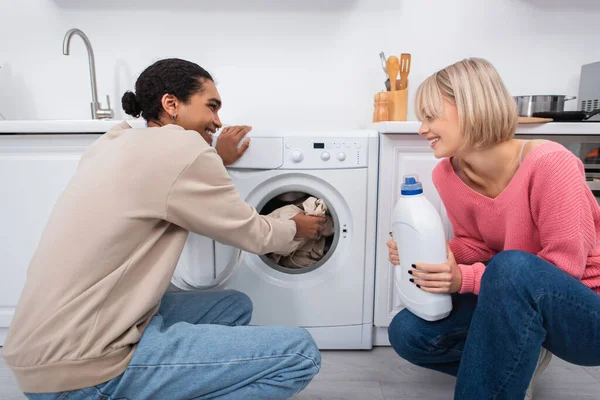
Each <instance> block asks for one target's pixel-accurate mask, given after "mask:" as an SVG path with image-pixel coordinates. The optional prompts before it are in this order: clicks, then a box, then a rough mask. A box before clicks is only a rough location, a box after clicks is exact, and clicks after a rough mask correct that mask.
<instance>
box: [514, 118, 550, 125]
mask: <svg viewBox="0 0 600 400" xmlns="http://www.w3.org/2000/svg"><path fill="white" fill-rule="evenodd" d="M546 122H552V118H534V117H519V124H543V123H546Z"/></svg>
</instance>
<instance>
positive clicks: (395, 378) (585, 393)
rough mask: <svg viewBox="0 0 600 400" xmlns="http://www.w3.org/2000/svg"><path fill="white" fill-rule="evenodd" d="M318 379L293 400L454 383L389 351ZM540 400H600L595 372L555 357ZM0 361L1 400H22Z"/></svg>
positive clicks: (398, 394)
mask: <svg viewBox="0 0 600 400" xmlns="http://www.w3.org/2000/svg"><path fill="white" fill-rule="evenodd" d="M322 354H323V365H322V370H321V373H320V374H319V375H318V376H317V377H316V378H315V380H314V381H313V382H312V383H311V384H310V385H309V386H308V388H307V389H306V390H304V391H303V392H302V393H300V394H299V395H297V396H296V397H295V398H294V399H295V400H321V399H323V400H391V399H402V400H417V399H427V400H438V399H440V400H441V399H452V393H453V389H454V378H451V377H449V376H445V375H443V374H439V373H436V372H433V371H428V370H425V369H422V368H418V367H415V366H413V365H411V364H409V363H407V362H406V361H404V360H402V359H400V358H399V357H397V356H396V354H395V353H394V351H393V350H392V349H391V348H390V347H376V348H375V349H373V350H371V351H323V352H322ZM535 398H536V399H540V400H542V399H543V400H559V399H560V400H571V399H572V400H575V399H577V400H598V399H600V367H597V368H582V367H578V366H576V365H572V364H569V363H567V362H565V361H562V360H560V359H558V358H557V357H554V358H553V359H552V362H551V363H550V366H549V367H548V369H547V370H546V371H545V372H544V373H543V374H542V375H541V376H540V378H539V379H538V381H537V385H536V387H535ZM23 399H25V397H24V396H23V395H22V394H21V393H20V391H19V389H18V387H17V385H16V382H15V380H14V378H13V376H12V374H11V372H10V370H8V368H6V366H5V364H4V360H2V359H1V358H0V400H23Z"/></svg>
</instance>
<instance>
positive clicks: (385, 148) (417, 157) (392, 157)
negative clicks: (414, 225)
mask: <svg viewBox="0 0 600 400" xmlns="http://www.w3.org/2000/svg"><path fill="white" fill-rule="evenodd" d="M438 162H439V160H437V159H436V158H435V157H434V156H433V153H432V151H431V149H430V147H429V143H428V142H427V141H426V140H424V139H423V138H422V137H419V136H418V135H417V134H416V133H412V134H382V135H380V146H379V198H378V202H377V208H378V211H377V214H378V216H377V222H378V227H377V258H376V278H375V327H376V328H378V329H379V332H378V333H377V334H376V337H382V336H385V337H384V338H383V339H384V340H387V334H386V333H385V329H380V328H386V327H387V326H388V325H389V324H390V322H391V320H392V318H393V317H394V316H395V315H396V314H397V313H398V311H400V310H401V309H402V308H403V306H402V304H401V303H400V302H399V301H398V299H396V298H395V296H394V290H393V284H394V279H393V273H394V268H393V265H392V264H391V263H390V262H389V261H388V250H387V246H386V242H387V241H388V239H389V232H390V231H391V225H392V224H391V218H392V213H393V209H394V206H395V204H396V201H397V200H398V197H399V195H400V186H401V184H402V180H403V176H404V175H408V174H416V175H418V176H419V180H420V181H421V182H422V183H423V193H424V194H425V196H426V197H427V198H428V199H429V200H430V201H431V202H432V203H433V205H434V206H435V207H436V209H437V210H438V211H439V212H440V215H441V216H442V221H443V223H444V228H445V229H446V236H447V237H448V238H449V237H451V235H452V228H451V225H450V223H449V221H448V218H447V217H446V213H445V210H444V207H443V204H442V202H441V200H440V197H439V195H438V193H437V191H436V189H435V187H434V186H433V182H432V179H431V173H432V171H433V168H434V167H435V166H436V165H437V163H438ZM375 344H378V343H375Z"/></svg>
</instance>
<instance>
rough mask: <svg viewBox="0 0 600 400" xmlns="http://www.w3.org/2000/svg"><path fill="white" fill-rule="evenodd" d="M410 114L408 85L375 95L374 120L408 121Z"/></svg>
mask: <svg viewBox="0 0 600 400" xmlns="http://www.w3.org/2000/svg"><path fill="white" fill-rule="evenodd" d="M407 115H408V86H407V87H406V88H405V89H402V90H394V91H393V92H379V93H377V94H376V95H375V104H374V110H373V122H380V121H406V120H407Z"/></svg>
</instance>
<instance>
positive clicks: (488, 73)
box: [415, 58, 519, 148]
mask: <svg viewBox="0 0 600 400" xmlns="http://www.w3.org/2000/svg"><path fill="white" fill-rule="evenodd" d="M444 99H446V100H448V101H450V102H452V103H453V104H455V105H456V108H457V110H458V124H459V128H460V130H461V132H462V134H463V135H464V137H465V140H466V144H467V145H470V146H472V147H474V148H482V147H487V146H490V145H494V144H496V143H500V142H503V141H506V140H509V139H511V138H512V137H513V135H514V134H515V131H516V129H517V124H518V119H519V116H518V113H517V106H516V103H515V100H514V99H513V98H512V97H511V95H510V94H509V93H508V90H507V89H506V87H505V86H504V82H502V78H500V75H499V74H498V71H496V69H495V68H494V66H493V65H492V64H490V63H489V62H488V61H486V60H484V59H481V58H468V59H464V60H462V61H459V62H457V63H455V64H452V65H450V66H448V67H446V68H444V69H442V70H440V71H438V72H436V73H435V74H433V75H431V76H430V77H429V78H427V79H425V81H424V82H423V83H422V84H421V86H419V89H418V90H417V95H416V99H415V112H416V114H417V118H418V119H419V120H420V121H422V120H423V119H424V118H425V117H432V118H443V117H444Z"/></svg>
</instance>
